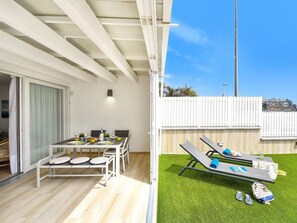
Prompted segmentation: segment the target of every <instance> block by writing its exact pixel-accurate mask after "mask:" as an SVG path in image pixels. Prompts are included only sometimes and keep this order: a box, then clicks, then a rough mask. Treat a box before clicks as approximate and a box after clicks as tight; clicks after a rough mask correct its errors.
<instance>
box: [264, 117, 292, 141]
mask: <svg viewBox="0 0 297 223" xmlns="http://www.w3.org/2000/svg"><path fill="white" fill-rule="evenodd" d="M262 121H263V123H262V138H267V139H270V138H273V139H274V138H296V137H297V112H263V120H262Z"/></svg>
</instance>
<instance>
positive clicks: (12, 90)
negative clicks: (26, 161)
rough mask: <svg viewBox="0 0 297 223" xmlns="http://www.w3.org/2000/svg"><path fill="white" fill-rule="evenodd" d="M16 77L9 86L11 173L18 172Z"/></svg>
mask: <svg viewBox="0 0 297 223" xmlns="http://www.w3.org/2000/svg"><path fill="white" fill-rule="evenodd" d="M17 109H18V108H17V78H16V77H12V78H11V82H10V86H9V130H8V131H9V161H10V171H11V173H12V174H14V173H17V172H18V143H17V142H18V138H17V114H18V112H17Z"/></svg>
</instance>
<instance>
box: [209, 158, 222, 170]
mask: <svg viewBox="0 0 297 223" xmlns="http://www.w3.org/2000/svg"><path fill="white" fill-rule="evenodd" d="M219 162H220V161H219V160H218V159H213V160H212V161H211V163H210V167H212V168H217V167H218V165H219Z"/></svg>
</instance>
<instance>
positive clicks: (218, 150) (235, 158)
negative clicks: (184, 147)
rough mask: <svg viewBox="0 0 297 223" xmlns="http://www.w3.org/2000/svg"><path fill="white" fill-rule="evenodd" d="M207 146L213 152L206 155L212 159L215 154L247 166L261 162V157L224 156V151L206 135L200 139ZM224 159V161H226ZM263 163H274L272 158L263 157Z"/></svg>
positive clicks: (244, 155) (245, 155) (246, 155)
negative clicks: (254, 162)
mask: <svg viewBox="0 0 297 223" xmlns="http://www.w3.org/2000/svg"><path fill="white" fill-rule="evenodd" d="M200 139H201V140H202V141H203V142H204V143H205V144H207V145H208V146H209V147H210V148H211V150H209V151H208V152H207V153H206V155H207V156H209V157H212V155H213V154H214V153H217V154H220V155H221V156H222V157H224V159H225V160H231V161H235V162H241V163H247V164H252V163H253V161H260V160H261V159H260V157H259V156H255V155H249V154H241V156H231V155H226V154H224V149H223V148H222V147H220V146H219V145H217V144H216V143H214V142H213V141H211V140H210V139H209V138H208V137H206V136H205V135H204V136H202V137H201V138H200ZM224 159H222V160H224ZM263 161H267V162H271V163H273V160H272V159H271V157H267V156H266V157H263Z"/></svg>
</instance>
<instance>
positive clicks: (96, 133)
mask: <svg viewBox="0 0 297 223" xmlns="http://www.w3.org/2000/svg"><path fill="white" fill-rule="evenodd" d="M105 132H106V130H103V133H105ZM100 133H101V130H91V137H96V138H99V135H100Z"/></svg>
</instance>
